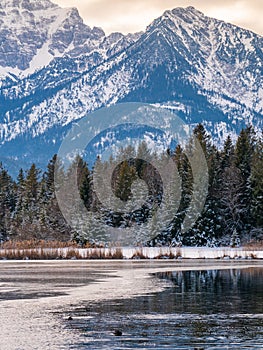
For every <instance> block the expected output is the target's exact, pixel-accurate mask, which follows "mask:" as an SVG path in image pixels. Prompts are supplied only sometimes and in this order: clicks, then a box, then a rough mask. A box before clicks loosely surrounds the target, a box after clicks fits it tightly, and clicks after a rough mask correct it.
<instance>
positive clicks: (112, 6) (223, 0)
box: [51, 0, 263, 35]
mask: <svg viewBox="0 0 263 350" xmlns="http://www.w3.org/2000/svg"><path fill="white" fill-rule="evenodd" d="M51 1H52V2H54V3H56V4H58V5H60V6H61V7H77V8H78V10H79V13H80V15H81V17H82V18H83V20H84V22H85V23H86V24H87V25H89V26H91V27H93V26H97V27H101V28H102V29H103V30H104V31H105V32H106V34H110V33H112V32H116V31H117V32H121V33H123V34H127V33H135V32H138V31H141V30H145V28H146V26H147V25H148V24H150V23H151V22H152V21H153V20H154V19H155V18H157V17H159V16H160V15H161V14H162V13H163V12H164V11H165V10H169V9H173V8H175V7H187V6H194V7H195V8H196V9H198V10H200V11H202V12H203V13H204V14H205V15H207V16H210V17H215V18H217V19H222V20H224V21H226V22H230V23H233V24H236V25H238V26H240V27H243V28H247V29H250V30H252V31H254V32H256V33H258V34H260V35H263V20H262V15H263V0H51Z"/></svg>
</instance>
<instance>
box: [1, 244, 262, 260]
mask: <svg viewBox="0 0 263 350" xmlns="http://www.w3.org/2000/svg"><path fill="white" fill-rule="evenodd" d="M0 258H2V259H13V260H15V259H17V260H21V259H30V260H35V259H36V260H39V259H46V260H52V259H93V260H101V259H224V260H227V259H263V250H259V249H245V248H242V247H241V248H230V247H219V248H207V247H180V248H178V247H177V248H176V247H117V248H114V247H113V248H76V247H67V248H34V249H20V250H19V249H0Z"/></svg>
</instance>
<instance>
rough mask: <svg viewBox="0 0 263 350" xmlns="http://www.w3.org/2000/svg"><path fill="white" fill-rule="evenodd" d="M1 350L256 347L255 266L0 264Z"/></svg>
mask: <svg viewBox="0 0 263 350" xmlns="http://www.w3.org/2000/svg"><path fill="white" fill-rule="evenodd" d="M0 317H1V338H0V349H3V350H31V349H39V350H40V349H41V350H44V349H52V350H56V349H195V348H196V349H202V348H203V349H263V262H262V261H249V262H248V261H242V260H240V261H219V260H216V261H205V260H182V261H178V260H175V261H156V260H146V261H19V262H15V261H12V262H11V261H1V262H0Z"/></svg>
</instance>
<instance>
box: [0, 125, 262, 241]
mask: <svg viewBox="0 0 263 350" xmlns="http://www.w3.org/2000/svg"><path fill="white" fill-rule="evenodd" d="M194 134H195V137H196V138H197V139H198V140H199V142H200V144H201V147H202V149H203V152H204V154H205V157H206V161H207V165H208V173H209V186H208V195H207V197H206V200H205V205H204V207H203V210H202V213H201V215H200V216H199V218H198V220H197V221H196V222H195V224H194V225H193V226H192V227H191V228H190V229H189V230H187V231H186V232H182V222H183V220H184V217H185V215H186V211H187V208H188V207H189V204H190V202H191V196H192V192H193V176H192V170H191V166H190V164H189V160H188V159H187V156H186V154H185V153H184V149H183V148H182V147H181V146H180V145H177V147H176V148H175V150H167V152H166V153H167V155H168V156H169V157H171V158H172V159H173V161H174V162H175V164H176V166H177V168H178V173H179V175H180V178H181V199H180V204H179V208H178V210H177V211H176V212H174V213H172V214H173V215H172V216H173V220H172V221H171V222H170V223H169V225H167V228H166V230H163V231H161V232H158V233H157V234H156V236H155V237H154V238H152V239H151V240H150V241H149V242H147V244H148V245H150V246H154V245H157V244H158V245H172V246H182V245H183V246H220V245H231V246H238V245H239V244H244V243H247V242H251V241H254V242H256V241H262V239H263V134H261V135H256V134H255V132H254V130H253V128H252V127H247V128H246V129H243V130H242V131H241V132H240V134H239V136H238V138H237V140H236V142H233V141H232V140H231V138H230V137H227V139H226V140H225V142H224V145H223V147H222V148H220V149H218V148H217V147H215V146H214V145H213V144H212V140H211V138H210V136H209V135H208V133H207V132H206V130H205V129H204V127H203V126H202V125H201V124H199V125H198V126H197V127H196V128H195V130H194ZM123 152H126V153H127V154H129V155H130V160H129V157H128V158H127V160H125V161H122V162H120V163H119V165H118V166H117V167H116V169H115V171H114V173H113V175H112V180H111V183H112V188H113V191H114V193H115V195H116V196H117V197H119V198H120V199H121V200H122V201H127V200H128V199H129V198H130V196H131V188H132V183H133V181H135V180H136V179H141V180H144V181H145V182H146V183H147V186H148V194H149V198H150V200H149V201H148V205H146V204H147V203H146V204H145V205H143V206H142V207H141V209H140V210H136V211H134V212H132V213H131V214H130V215H128V216H127V215H123V214H122V213H112V212H104V213H103V220H104V221H105V223H107V225H110V226H113V227H125V226H128V225H130V223H131V222H136V224H137V225H140V224H141V223H143V222H145V221H146V220H147V219H148V218H149V216H151V215H152V213H151V208H152V206H151V203H153V202H155V203H157V204H158V201H160V200H161V199H160V198H161V193H162V188H161V187H162V186H161V179H160V178H159V176H158V173H156V172H155V171H154V169H153V168H152V167H151V166H150V165H149V164H145V163H144V162H142V161H141V160H140V152H141V153H145V152H150V150H148V149H147V145H146V143H144V142H142V143H141V144H140V145H139V147H138V149H137V150H135V149H131V148H130V149H128V150H127V149H124V150H123ZM55 162H56V155H55V156H54V157H53V158H52V159H51V160H50V162H49V163H48V165H47V168H46V170H45V171H41V170H40V169H38V168H37V167H36V165H35V164H32V165H31V167H30V168H29V169H21V170H20V171H19V173H18V174H17V178H16V179H13V178H12V177H11V176H10V175H9V172H8V169H5V168H4V167H3V166H1V167H0V240H1V241H2V242H4V241H6V240H17V241H21V240H29V239H41V240H58V241H68V240H74V241H76V242H77V243H79V244H80V245H84V244H87V243H90V244H93V245H96V244H98V243H99V242H95V241H94V242H89V238H88V235H86V233H85V232H84V231H83V232H82V233H80V232H78V233H77V232H74V230H73V229H72V228H71V227H70V226H69V225H68V224H67V222H66V221H65V219H64V217H63V215H62V213H61V211H60V209H59V206H58V203H57V200H56V196H55V186H54V171H55ZM97 162H100V159H99V158H98V159H97ZM75 163H76V164H77V168H78V187H79V194H80V197H81V199H82V201H83V203H84V205H85V206H86V208H87V210H92V211H93V212H100V211H101V205H100V202H99V200H98V198H97V197H96V194H95V193H94V189H93V169H94V168H89V167H88V165H87V163H86V162H85V161H84V160H83V159H82V158H81V157H80V156H77V157H76V159H75ZM101 166H102V167H106V166H107V164H101ZM68 171H70V169H68ZM157 226H158V223H157ZM91 229H92V228H91ZM96 229H97V230H98V227H96ZM138 243H139V242H138Z"/></svg>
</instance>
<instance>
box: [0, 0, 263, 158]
mask: <svg viewBox="0 0 263 350" xmlns="http://www.w3.org/2000/svg"><path fill="white" fill-rule="evenodd" d="M1 4H2V5H0V6H2V9H1V11H4V12H5V13H8V20H5V19H4V20H3V21H2V22H0V23H1V24H0V38H7V39H6V41H7V42H9V43H14V47H15V46H17V48H16V49H14V51H15V52H19V54H17V55H13V56H12V57H13V58H12V60H10V59H9V58H8V55H7V53H8V52H9V51H8V49H7V48H5V49H4V52H5V54H6V56H4V55H3V56H2V55H0V57H2V60H3V61H0V66H2V68H0V69H2V70H1V72H3V74H5V76H4V78H3V79H2V81H1V84H2V85H1V90H0V107H1V110H0V118H1V119H0V122H1V125H0V139H1V144H2V145H1V148H0V152H1V154H2V155H3V156H4V155H6V154H9V155H10V156H11V157H13V159H15V157H17V156H19V158H20V159H22V158H23V157H24V158H25V159H26V158H28V159H29V158H30V161H32V158H33V159H34V157H35V159H37V160H39V161H40V160H41V159H43V162H46V160H47V158H48V157H49V158H50V157H51V156H52V153H53V152H55V151H56V150H57V148H58V146H59V143H60V142H61V138H62V136H63V132H65V130H66V129H67V128H68V127H70V124H71V123H72V122H74V121H75V120H77V119H79V118H81V117H83V116H84V115H86V114H87V113H89V112H90V111H92V110H96V109H98V108H100V107H102V106H105V105H110V104H114V103H117V102H125V101H126V102H128V101H129V102H130V101H134V102H139V101H141V102H149V103H155V104H158V105H161V106H163V107H164V108H170V109H172V110H175V111H177V112H178V113H179V115H180V116H181V117H182V118H183V119H184V120H185V121H186V122H187V123H190V124H193V123H198V122H203V123H204V124H205V126H206V127H207V128H208V130H210V132H211V133H212V135H213V136H214V139H215V141H216V142H220V141H221V140H222V138H224V137H226V135H227V134H228V133H231V134H232V135H233V136H235V135H236V134H237V132H239V130H240V129H241V127H244V126H245V125H246V124H250V123H252V124H253V125H254V126H256V127H258V128H262V126H263V121H262V119H263V116H262V115H263V88H262V87H263V67H262V65H263V38H262V37H261V36H259V35H256V34H255V33H253V32H250V31H248V30H245V29H242V28H239V27H236V26H234V25H231V24H228V23H225V22H222V21H219V20H216V19H213V18H209V17H206V16H205V15H204V14H202V13H201V12H199V11H197V10H196V9H194V8H193V7H188V8H186V9H184V8H176V9H174V10H172V11H166V12H165V13H164V14H163V15H162V16H161V17H159V18H157V19H156V20H154V21H153V22H152V23H151V24H150V25H149V26H148V27H147V29H146V31H145V32H144V33H138V34H134V35H131V34H130V35H127V36H124V35H122V34H120V33H114V34H111V35H110V36H108V37H106V36H105V34H104V33H103V31H102V30H100V29H98V28H93V29H91V28H89V27H88V26H86V25H85V24H83V22H82V20H81V18H80V17H79V15H78V13H77V11H76V9H66V10H65V9H61V8H59V7H58V6H56V5H53V4H52V3H51V2H49V1H48V0H41V1H39V0H34V1H33V0H27V1H26V0H13V1H12V0H9V1H7V0H6V1H4V2H2V3H1ZM29 14H30V15H29ZM17 16H18V17H17ZM19 16H20V17H19ZM32 16H33V17H32ZM41 16H42V17H41ZM1 18H4V17H1ZM12 18H13V19H12ZM17 18H18V19H17ZM19 18H20V19H19ZM28 18H31V20H30V21H31V22H30V21H29V20H28ZM32 18H34V20H33V19H32ZM14 21H15V22H16V24H15V23H14ZM37 21H38V22H37ZM34 23H38V24H37V25H35V24H34ZM28 31H31V32H32V34H31V35H26V33H27V32H28ZM19 33H21V35H20V34H19ZM33 33H34V34H33ZM35 36H36V37H37V38H39V40H37V39H36V38H35ZM30 37H31V38H33V37H34V38H35V39H34V40H33V42H32V40H30ZM6 45H7V44H6ZM10 45H11V44H10ZM12 45H13V44H12ZM12 45H11V46H12ZM23 54H24V56H25V59H24V60H22V61H21V55H23ZM4 60H5V61H4ZM21 62H22V63H21ZM30 72H33V73H32V74H31V73H30ZM25 141H26V142H25ZM42 150H43V151H42ZM35 152H37V155H35V156H34V153H35ZM41 152H42V153H43V154H42V155H41ZM41 157H42V158H41Z"/></svg>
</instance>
